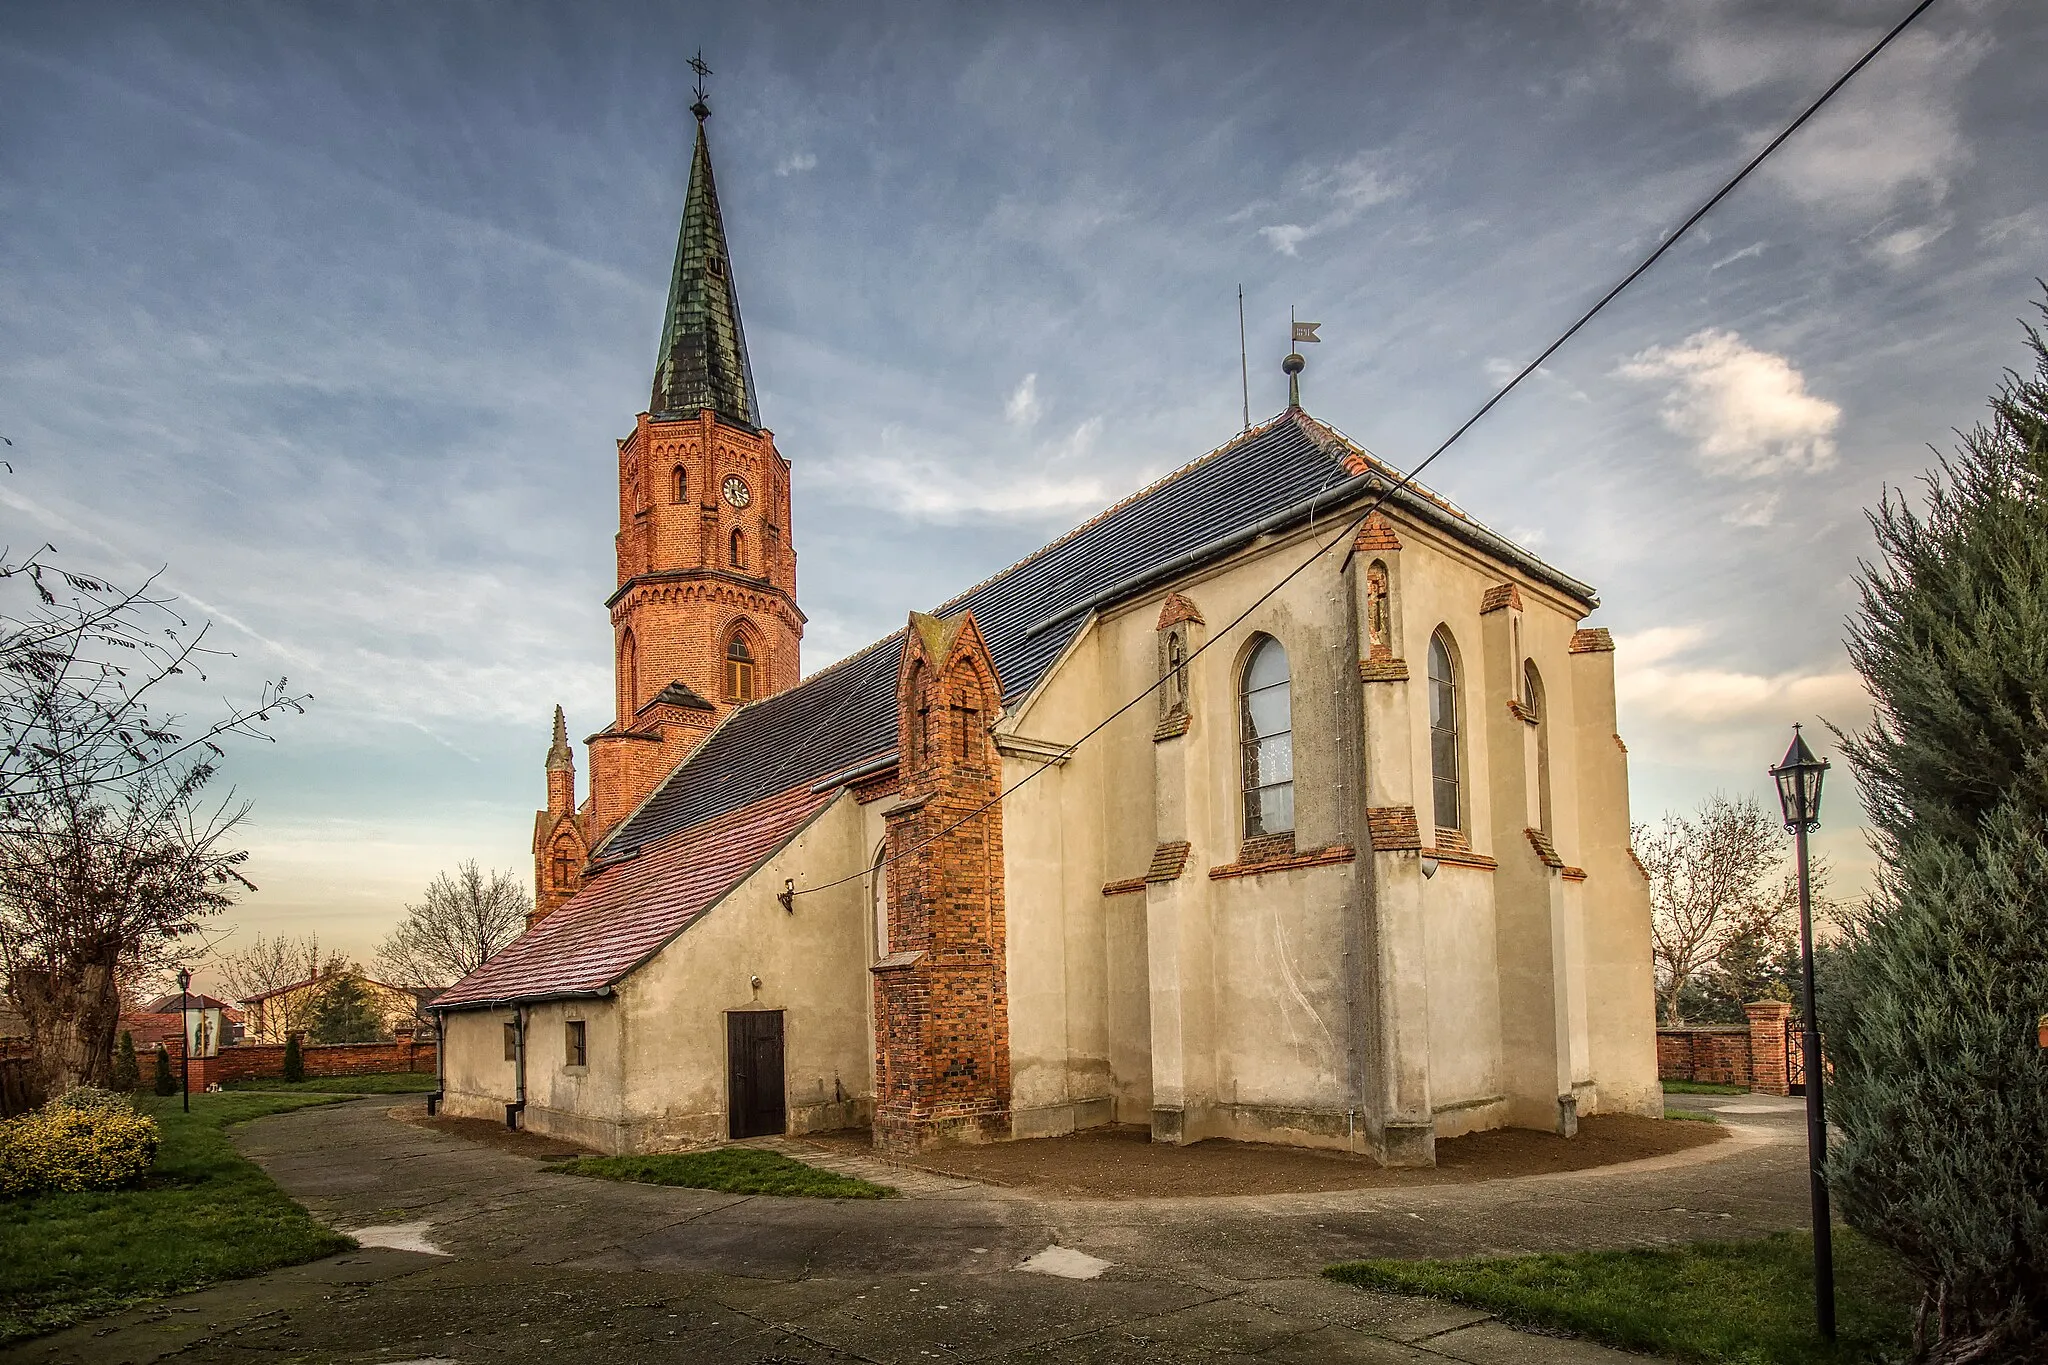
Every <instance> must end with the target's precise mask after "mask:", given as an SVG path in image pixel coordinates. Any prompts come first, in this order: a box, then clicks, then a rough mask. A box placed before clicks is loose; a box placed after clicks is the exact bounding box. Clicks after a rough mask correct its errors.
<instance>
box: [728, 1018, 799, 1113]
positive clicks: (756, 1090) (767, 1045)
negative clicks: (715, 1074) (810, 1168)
mask: <svg viewBox="0 0 2048 1365" xmlns="http://www.w3.org/2000/svg"><path fill="white" fill-rule="evenodd" d="M725 1057H726V1076H727V1082H726V1104H727V1106H728V1108H729V1110H730V1113H731V1131H732V1136H734V1137H736V1138H750V1137H769V1136H774V1135H778V1134H780V1133H781V1132H782V1131H783V1130H784V1129H785V1128H787V1127H788V1126H789V1123H788V1117H787V1114H786V1112H785V1110H784V1108H783V1091H782V1011H781V1010H734V1011H733V1012H732V1013H730V1014H728V1015H726V1016H725Z"/></svg>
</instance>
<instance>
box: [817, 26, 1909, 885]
mask: <svg viewBox="0 0 2048 1365" xmlns="http://www.w3.org/2000/svg"><path fill="white" fill-rule="evenodd" d="M1933 4H1934V0H1920V3H1919V4H1917V5H1915V6H1914V7H1913V9H1912V11H1911V12H1910V13H1909V14H1907V15H1906V17H1905V18H1903V19H1901V20H1899V22H1898V23H1896V24H1894V25H1893V26H1892V28H1891V31H1890V32H1888V33H1886V34H1885V35H1884V37H1882V38H1880V39H1878V40H1877V42H1876V43H1875V44H1874V45H1872V47H1871V48H1870V50H1869V51H1868V52H1865V53H1864V54H1863V55H1862V56H1861V57H1859V58H1857V59H1856V63H1855V65H1853V66H1851V67H1850V68H1849V69H1848V70H1847V71H1844V72H1843V73H1842V74H1841V76H1839V77H1838V78H1837V79H1836V80H1835V83H1834V84H1833V85H1830V86H1829V87H1828V88H1827V89H1826V90H1823V91H1822V92H1821V93H1820V97H1819V98H1817V99H1816V100H1814V101H1813V103H1811V104H1809V105H1807V106H1806V108H1805V110H1803V111H1802V112H1801V113H1800V115H1799V117H1797V118H1795V119H1793V120H1792V121H1791V122H1790V123H1788V124H1786V125H1785V128H1784V130H1783V131H1782V132H1780V133H1779V134H1778V135H1777V136H1776V137H1774V138H1772V139H1771V140H1770V141H1769V142H1768V143H1766V144H1764V147H1763V150H1761V151H1759V152H1758V153H1757V154H1756V155H1755V156H1753V157H1751V158H1750V159H1749V160H1748V161H1747V162H1746V163H1744V165H1743V167H1742V169H1741V170H1739V171H1737V172H1736V173H1735V174H1734V175H1733V176H1731V177H1729V179H1728V182H1727V183H1726V184H1724V185H1722V186H1721V188H1720V189H1718V190H1715V191H1714V193H1713V194H1712V195H1711V196H1710V197H1709V198H1708V199H1707V200H1706V202H1705V203H1703V204H1701V205H1700V206H1699V207H1698V208H1696V209H1694V210H1693V211H1692V213H1691V215H1690V216H1689V217H1687V218H1686V220H1685V221H1684V222H1682V223H1680V224H1679V225H1678V226H1677V227H1676V228H1674V229H1672V230H1671V231H1670V232H1669V233H1667V234H1666V235H1665V237H1664V239H1663V240H1662V241H1661V242H1659V243H1658V244H1657V246H1656V248H1655V249H1654V250H1653V251H1651V252H1650V254H1649V255H1647V256H1645V257H1643V259H1642V260H1641V261H1639V262H1638V263H1637V264H1636V267H1635V268H1634V269H1633V270H1631V271H1629V272H1628V274H1626V275H1624V276H1622V277H1621V279H1620V281H1619V282H1618V283H1616V284H1615V286H1614V287H1613V288H1612V289H1609V290H1608V291H1607V292H1606V293H1605V294H1602V295H1601V296H1600V299H1599V301H1598V302H1596V303H1595V304H1594V305H1593V306H1592V307H1591V308H1588V309H1587V310H1586V311H1585V312H1584V313H1581V314H1580V315H1579V318H1578V320H1577V321H1576V322H1574V323H1572V325H1571V326H1569V327H1567V328H1565V329H1564V331H1562V332H1560V333H1558V335H1557V339H1556V340H1554V341H1552V342H1551V343H1550V344H1549V345H1548V346H1545V347H1544V348H1543V350H1542V351H1541V353H1539V354H1538V355H1537V357H1536V358H1535V359H1534V360H1532V361H1530V362H1529V363H1528V364H1527V365H1525V366H1523V367H1522V369H1521V370H1520V371H1519V372H1518V373H1517V374H1516V375H1515V377H1514V378H1512V379H1510V380H1508V382H1507V383H1505V384H1503V385H1501V386H1500V388H1499V389H1497V390H1495V391H1494V394H1493V396H1492V397H1491V398H1488V399H1487V400H1486V401H1485V402H1484V403H1482V404H1480V405H1479V409H1478V411H1476V412H1474V413H1473V414H1472V415H1471V416H1470V417H1467V418H1466V419H1465V420H1464V421H1463V422H1461V423H1459V425H1458V427H1457V429H1456V430H1455V431H1453V432H1452V433H1451V434H1450V435H1449V436H1446V437H1445V438H1444V440H1443V444H1441V445H1439V446H1438V447H1437V448H1436V449H1435V450H1432V451H1430V452H1429V454H1428V455H1427V456H1425V457H1424V458H1423V460H1422V462H1421V463H1420V464H1418V465H1416V466H1415V467H1414V468H1413V469H1411V470H1409V471H1408V472H1407V473H1406V474H1404V475H1403V476H1402V477H1401V479H1400V480H1399V481H1398V482H1396V483H1395V484H1393V485H1392V486H1391V487H1389V488H1387V489H1385V490H1383V491H1382V492H1380V493H1379V494H1378V495H1377V496H1375V497H1374V498H1373V500H1372V502H1371V503H1370V504H1369V505H1368V506H1367V507H1366V509H1365V510H1364V511H1363V512H1360V513H1359V514H1358V515H1357V516H1356V517H1354V518H1353V519H1352V520H1351V521H1350V522H1349V523H1348V524H1347V525H1346V526H1345V528H1344V530H1343V531H1342V532H1341V533H1340V534H1338V535H1336V536H1334V537H1332V538H1331V539H1330V540H1328V541H1326V542H1324V543H1323V544H1321V545H1319V546H1317V547H1316V548H1315V550H1314V551H1313V552H1311V553H1310V554H1309V556H1308V558H1306V559H1304V560H1302V561H1301V562H1300V563H1299V564H1297V565H1295V566H1294V567H1293V568H1292V569H1289V570H1288V571H1287V573H1286V574H1285V575H1284V576H1283V577H1282V578H1281V579H1280V580H1279V581H1278V582H1277V583H1275V584H1273V586H1272V587H1270V588H1268V589H1266V590H1265V591H1264V592H1263V593H1261V594H1259V596H1258V597H1257V598H1256V599H1254V601H1253V602H1252V604H1251V605H1250V606H1248V607H1246V608H1245V609H1244V610H1243V611H1241V612H1239V613H1238V614H1237V615H1236V616H1235V617H1233V618H1232V619H1231V620H1230V622H1229V624H1227V625H1225V626H1224V627H1223V629H1221V630H1219V631H1216V632H1215V633H1214V634H1212V635H1211V636H1210V637H1209V638H1208V639H1206V640H1204V641H1203V642H1202V643H1201V644H1200V645H1198V646H1196V647H1195V649H1194V650H1193V652H1191V653H1190V654H1189V655H1188V656H1187V658H1186V659H1184V660H1183V661H1182V662H1181V664H1180V667H1179V668H1175V669H1169V670H1168V671H1167V672H1165V673H1163V674H1161V675H1160V676H1159V677H1158V678H1157V679H1155V680H1154V681H1153V683H1152V685H1151V686H1149V687H1147V688H1146V689H1145V690H1144V691H1142V692H1140V693H1138V695H1137V696H1135V697H1132V698H1131V699H1130V700H1129V701H1127V702H1125V703H1124V704H1123V705H1121V706H1119V707H1117V708H1116V710H1114V711H1112V712H1110V713H1109V714H1108V715H1107V716H1104V717H1103V718H1102V720H1101V721H1100V722H1099V723H1098V724H1097V725H1096V726H1095V727H1094V728H1093V729H1091V730H1089V731H1088V732H1087V733H1086V734H1084V735H1082V736H1081V737H1080V738H1078V739H1076V740H1075V741H1074V742H1073V743H1071V744H1069V745H1067V746H1066V748H1064V749H1062V750H1061V751H1060V754H1059V759H1058V760H1056V761H1064V760H1065V759H1067V758H1070V757H1072V756H1073V755H1074V754H1075V753H1077V752H1079V751H1080V748H1081V746H1082V745H1084V744H1086V743H1087V742H1088V741H1089V740H1091V739H1094V738H1095V737H1096V736H1097V735H1099V734H1101V733H1102V732H1103V731H1104V730H1107V729H1108V728H1109V727H1110V726H1111V725H1112V724H1114V723H1115V721H1116V720H1117V718H1118V717H1120V716H1122V715H1123V714H1124V713H1125V712H1126V711H1128V710H1130V709H1131V708H1132V707H1134V706H1137V705H1139V704H1140V703H1141V702H1143V701H1145V700H1146V699H1147V698H1148V697H1150V696H1151V695H1152V694H1153V693H1154V692H1157V691H1158V690H1159V689H1160V688H1161V687H1162V686H1164V685H1165V684H1166V682H1167V680H1168V679H1169V678H1172V677H1173V676H1174V675H1175V674H1176V673H1179V672H1181V671H1182V670H1184V669H1185V668H1187V667H1188V666H1189V665H1190V664H1192V663H1194V661H1195V660H1196V659H1197V658H1199V657H1201V655H1202V653H1203V651H1204V650H1207V649H1208V648H1209V647H1210V646H1211V645H1213V644H1215V643H1216V642H1217V641H1219V640H1221V639H1223V638H1224V637H1225V636H1227V635H1229V634H1230V633H1231V631H1233V630H1235V629H1236V628H1237V627H1238V626H1240V625H1243V624H1244V622H1245V620H1246V619H1247V618H1248V617H1250V616H1251V614H1252V613H1253V612H1255V611H1257V610H1258V609H1259V608H1260V607H1262V606H1264V605H1265V604H1266V603H1267V602H1268V601H1270V600H1271V599H1272V597H1273V595H1274V594H1275V593H1277V592H1279V591H1280V590H1281V589H1282V588H1284V587H1286V586H1287V585H1288V584H1289V583H1291V582H1293V581H1294V580H1295V579H1296V578H1298V577H1299V576H1300V575H1301V574H1302V573H1303V572H1304V571H1306V570H1307V569H1308V567H1309V566H1310V565H1312V564H1314V563H1315V562H1316V561H1317V560H1319V559H1321V558H1322V557H1323V556H1324V555H1325V554H1327V553H1329V551H1330V549H1331V548H1332V547H1333V546H1336V545H1341V544H1345V543H1347V542H1348V541H1350V540H1351V538H1352V537H1353V536H1355V535H1356V534H1357V533H1358V529H1359V528H1360V527H1361V526H1363V525H1364V524H1365V522H1366V519H1367V518H1369V517H1371V516H1372V514H1373V513H1375V512H1377V511H1379V509H1380V508H1381V507H1383V506H1385V505H1386V502H1387V499H1389V498H1391V497H1393V496H1394V495H1395V494H1396V493H1400V492H1403V491H1404V490H1406V489H1407V488H1408V487H1409V486H1410V485H1411V484H1413V483H1414V482H1415V479H1416V476H1417V475H1419V474H1421V473H1422V471H1423V470H1425V469H1427V468H1429V467H1430V466H1431V465H1432V464H1434V463H1436V461H1437V458H1438V457H1439V456H1441V455H1442V454H1443V453H1444V452H1445V451H1447V450H1449V449H1450V448H1451V447H1452V446H1453V445H1456V444H1457V442H1458V440H1459V439H1460V438H1461V437H1463V436H1464V435H1465V433H1466V432H1468V431H1470V430H1471V429H1472V428H1473V427H1475V426H1477V425H1478V424H1479V421H1480V419H1481V418H1483V417H1485V416H1486V414H1487V413H1489V412H1492V411H1493V409H1494V407H1495V405H1497V404H1498V403H1499V402H1500V401H1501V399H1503V398H1506V397H1507V396H1508V395H1509V394H1510V393H1512V392H1514V390H1515V388H1516V387H1517V386H1518V385H1520V384H1521V382H1522V381H1523V380H1524V379H1527V378H1528V377H1529V376H1530V375H1532V374H1534V373H1536V371H1537V370H1538V369H1540V368H1541V367H1542V365H1543V362H1544V361H1546V360H1548V359H1550V357H1552V356H1553V355H1556V354H1557V352H1558V351H1559V350H1560V349H1562V348H1563V346H1564V344H1565V343H1566V342H1568V341H1570V340H1571V339H1572V338H1573V337H1575V336H1577V335H1578V334H1579V331H1580V329H1581V328H1583V327H1584V326H1585V325H1586V324H1587V323H1589V322H1591V321H1592V320H1593V319H1594V318H1595V317H1597V316H1599V314H1600V312H1601V310H1603V309H1605V308H1606V307H1607V305H1608V304H1610V303H1612V302H1614V300H1615V299H1616V298H1618V297H1620V295H1621V292H1622V291H1623V290H1625V289H1627V288H1628V287H1629V286H1630V285H1632V284H1634V283H1635V282H1636V281H1637V280H1638V279H1640V278H1642V276H1643V273H1644V272H1645V271H1647V270H1649V268H1650V267H1651V266H1653V265H1655V264H1656V263H1657V262H1658V261H1660V260H1662V259H1663V257H1664V254H1665V253H1666V252H1668V251H1669V250H1671V248H1672V247H1674V246H1677V245H1678V242H1679V240H1680V239H1681V238H1683V237H1684V236H1685V235H1686V234H1687V233H1688V232H1690V231H1692V229H1693V227H1694V226H1695V225H1696V224H1697V223H1698V222H1699V221H1700V219H1702V218H1704V217H1706V216H1707V214H1708V213H1710V212H1711V211H1712V210H1713V208H1714V206H1715V205H1716V204H1719V203H1720V202H1721V201H1722V200H1723V199H1726V198H1727V197H1728V196H1729V195H1730V194H1732V193H1734V191H1735V187H1736V186H1737V185H1740V184H1741V183H1742V182H1743V181H1745V180H1747V179H1748V178H1749V177H1750V174H1751V172H1753V171H1755V170H1756V169H1757V167H1759V166H1761V165H1763V164H1764V162H1765V161H1767V160H1769V159H1770V156H1771V154H1772V153H1773V152H1776V151H1777V150H1778V148H1780V147H1782V146H1784V145H1785V142H1786V140H1787V139H1789V138H1790V137H1791V136H1792V135H1793V134H1794V133H1796V132H1798V131H1799V130H1800V128H1802V127H1804V126H1805V124H1806V122H1807V120H1808V119H1811V118H1812V117H1813V116H1814V115H1815V114H1817V113H1819V112H1820V111H1821V109H1822V108H1824V107H1825V106H1826V105H1827V103H1828V101H1829V100H1832V99H1833V98H1834V97H1835V96H1836V94H1837V93H1839V92H1840V91H1841V89H1842V87H1843V86H1845V85H1847V84H1848V83H1849V82H1850V81H1851V80H1852V79H1853V78H1854V77H1855V76H1856V73H1857V72H1859V71H1861V70H1862V69H1863V68H1864V67H1866V66H1868V65H1870V63H1871V62H1872V61H1874V60H1875V59H1876V57H1877V55H1878V54H1879V53H1880V52H1883V51H1884V50H1885V49H1886V48H1887V47H1890V46H1891V44H1892V40H1893V39H1895V38H1897V37H1898V36H1899V35H1900V34H1901V33H1904V32H1905V31H1906V29H1907V28H1908V27H1910V26H1911V25H1912V23H1913V21H1914V20H1916V19H1918V18H1919V17H1920V16H1921V15H1922V14H1925V13H1926V12H1927V11H1928V9H1929V8H1931V7H1932V6H1933ZM1051 766H1053V765H1052V764H1051V763H1042V764H1040V765H1039V766H1038V767H1036V768H1033V769H1032V770H1031V771H1030V772H1028V773H1026V774H1024V776H1022V777H1020V778H1018V779H1017V780H1016V781H1015V782H1013V783H1011V784H1010V785H1009V786H1007V787H1005V788H1003V790H1001V791H1000V792H997V793H996V794H995V795H994V796H992V797H990V798H989V799H988V800H987V801H984V802H983V803H982V804H981V805H979V806H976V807H975V808H974V809H973V810H971V811H969V812H967V814H965V815H963V816H961V817H960V818H959V819H957V820H955V821H954V822H953V823H952V824H950V825H947V826H946V827H945V828H944V829H941V830H939V831H938V832H937V833H935V834H932V835H930V836H928V837H927V838H925V839H922V840H920V841H918V842H917V843H915V844H912V845H911V846H910V847H909V848H906V849H904V850H903V851H902V852H901V853H894V854H891V855H889V856H888V857H885V858H883V859H881V860H880V861H878V862H876V863H875V864H874V865H873V866H871V867H865V868H862V869H861V870H860V871H859V872H854V873H850V874H848V875H847V876H844V877H837V878H834V879H833V880H831V881H829V882H823V883H820V884H819V885H817V886H806V887H797V888H792V889H791V890H789V891H785V892H784V893H783V895H784V896H785V898H793V897H795V896H809V895H813V894H815V893H817V892H820V891H829V890H830V889H831V888H833V887H835V886H843V885H845V884H846V883H847V882H852V881H858V880H860V879H861V878H862V877H865V876H867V875H868V874H869V873H870V872H874V871H876V870H878V869H880V868H883V867H887V866H888V865H889V864H891V863H894V862H896V861H898V860H900V859H902V858H907V857H909V856H910V855H911V854H912V853H915V852H917V851H918V850H919V849H921V848H924V847H926V846H927V845H929V844H932V843H935V842H937V841H938V840H940V839H943V838H944V837H945V836H947V835H948V834H951V833H952V832H953V831H954V830H956V829H959V828H960V827H961V826H963V825H966V824H969V823H971V822H973V821H975V820H977V819H979V818H980V817H982V816H983V815H986V814H987V813H988V812H989V811H991V810H993V809H995V807H997V806H999V805H1001V804H1002V803H1003V801H1004V799H1005V798H1007V797H1009V796H1010V795H1011V794H1012V793H1014V792H1016V791H1018V790H1020V789H1021V788H1023V787H1024V786H1025V785H1026V784H1027V783H1029V782H1031V781H1032V780H1033V779H1035V778H1036V777H1038V775H1039V774H1040V773H1043V772H1044V771H1045V770H1046V769H1047V768H1049V767H1051Z"/></svg>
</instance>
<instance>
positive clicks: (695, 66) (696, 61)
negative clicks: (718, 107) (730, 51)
mask: <svg viewBox="0 0 2048 1365" xmlns="http://www.w3.org/2000/svg"><path fill="white" fill-rule="evenodd" d="M690 70H692V71H694V72H696V73H697V102H696V103H695V104H693V105H691V106H690V112H691V113H693V114H695V115H696V116H697V122H699V123H702V122H703V121H704V120H705V119H708V118H710V117H711V106H710V105H708V104H706V103H705V102H704V78H705V77H706V76H708V75H710V74H711V68H710V67H708V66H706V65H704V49H703V48H701V47H700V48H698V49H697V55H696V56H694V57H692V58H690Z"/></svg>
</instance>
